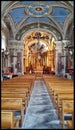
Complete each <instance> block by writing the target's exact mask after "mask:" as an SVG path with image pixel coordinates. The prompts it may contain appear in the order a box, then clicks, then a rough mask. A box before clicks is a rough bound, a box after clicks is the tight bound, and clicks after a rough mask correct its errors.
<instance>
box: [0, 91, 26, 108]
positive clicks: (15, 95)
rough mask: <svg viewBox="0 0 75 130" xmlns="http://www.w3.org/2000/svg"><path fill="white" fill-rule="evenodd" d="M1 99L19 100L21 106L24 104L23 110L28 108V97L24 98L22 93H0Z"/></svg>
mask: <svg viewBox="0 0 75 130" xmlns="http://www.w3.org/2000/svg"><path fill="white" fill-rule="evenodd" d="M1 98H17V99H18V98H21V99H22V104H24V106H25V109H27V106H28V97H27V96H25V94H23V93H14V94H13V93H1Z"/></svg>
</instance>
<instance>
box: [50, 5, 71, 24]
mask: <svg viewBox="0 0 75 130" xmlns="http://www.w3.org/2000/svg"><path fill="white" fill-rule="evenodd" d="M68 14H69V10H67V9H65V8H61V7H54V8H53V12H52V14H51V15H52V17H54V19H55V20H56V21H57V22H64V21H65V18H66V16H67V15H68Z"/></svg>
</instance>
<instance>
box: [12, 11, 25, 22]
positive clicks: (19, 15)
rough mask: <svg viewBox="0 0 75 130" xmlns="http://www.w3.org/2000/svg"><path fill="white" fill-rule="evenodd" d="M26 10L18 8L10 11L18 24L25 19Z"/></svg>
mask: <svg viewBox="0 0 75 130" xmlns="http://www.w3.org/2000/svg"><path fill="white" fill-rule="evenodd" d="M24 10H25V8H16V9H13V10H11V11H10V14H11V16H12V18H13V20H14V22H16V23H17V22H20V21H21V20H22V19H23V17H25V16H26V14H25V11H24Z"/></svg>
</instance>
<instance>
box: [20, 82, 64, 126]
mask: <svg viewBox="0 0 75 130" xmlns="http://www.w3.org/2000/svg"><path fill="white" fill-rule="evenodd" d="M22 128H23V129H25V128H26V129H29V128H30V129H62V127H61V124H60V120H59V119H58V116H57V114H56V110H55V108H54V107H53V104H52V101H51V99H50V96H49V94H48V91H47V88H46V86H45V83H44V81H43V80H35V82H34V88H33V91H32V94H31V98H30V101H29V104H28V108H27V111H26V114H25V118H24V122H23V125H22Z"/></svg>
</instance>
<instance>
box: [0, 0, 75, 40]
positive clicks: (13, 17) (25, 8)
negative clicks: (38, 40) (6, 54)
mask: <svg viewBox="0 0 75 130" xmlns="http://www.w3.org/2000/svg"><path fill="white" fill-rule="evenodd" d="M1 4H2V5H1V18H2V20H1V22H2V28H3V27H4V26H6V28H7V29H8V32H9V39H10V40H12V39H13V40H18V41H19V40H23V38H24V36H25V35H27V36H28V37H29V36H31V35H32V34H33V32H36V31H40V32H41V35H44V33H42V32H45V33H46V35H47V36H48V37H49V36H51V37H54V38H55V40H63V39H66V38H67V39H69V35H67V32H68V31H67V30H68V28H69V26H73V17H74V16H73V14H74V13H73V9H74V2H73V1H42V0H41V1H1ZM31 32H32V33H31ZM34 34H35V33H34ZM49 34H50V35H49ZM66 36H67V37H66ZM30 40H31V39H30Z"/></svg>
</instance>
